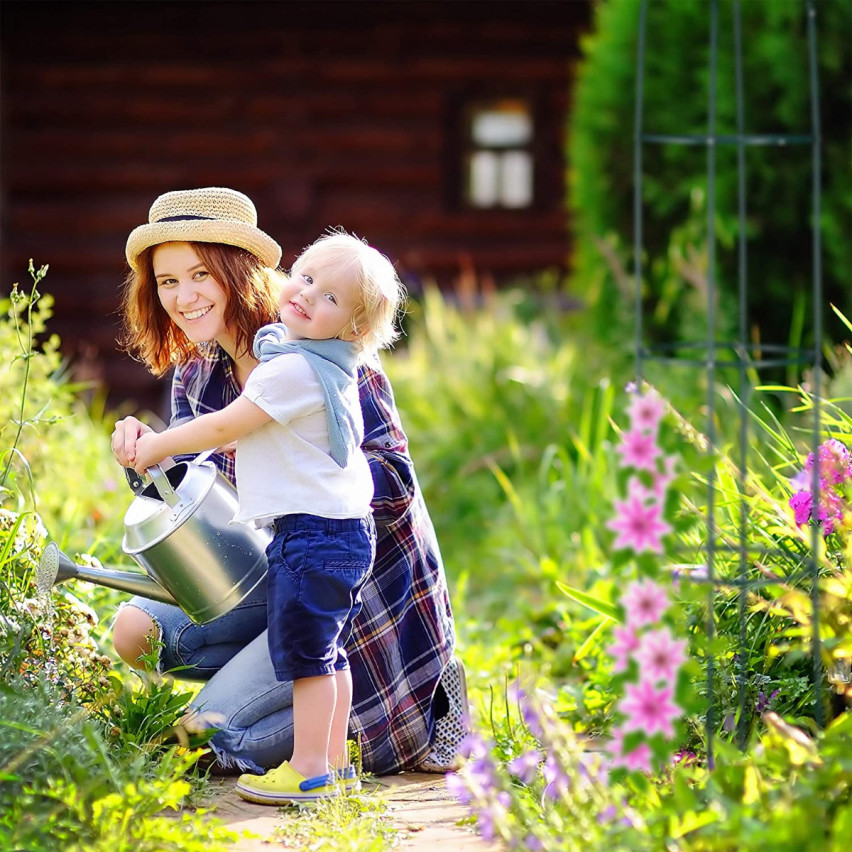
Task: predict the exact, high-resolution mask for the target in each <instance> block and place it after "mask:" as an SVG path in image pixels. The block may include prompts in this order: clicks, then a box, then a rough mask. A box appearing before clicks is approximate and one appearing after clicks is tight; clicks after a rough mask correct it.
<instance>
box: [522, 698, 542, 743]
mask: <svg viewBox="0 0 852 852" xmlns="http://www.w3.org/2000/svg"><path fill="white" fill-rule="evenodd" d="M521 718H522V719H523V720H524V724H525V725H526V726H527V728H529V731H530V733H531V734H532V735H533V736H534V737H536V739H539V740H540V739H541V738H542V737H543V736H544V728H543V727H542V724H541V717H540V715H539V712H538V710H536V708H535V707H533V706H532V705H531V704H530V703H529V702H528V701H525V702H524V703H523V704H522V705H521Z"/></svg>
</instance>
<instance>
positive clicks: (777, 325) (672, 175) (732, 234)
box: [568, 0, 852, 345]
mask: <svg viewBox="0 0 852 852" xmlns="http://www.w3.org/2000/svg"><path fill="white" fill-rule="evenodd" d="M814 6H815V9H816V24H817V64H818V69H819V70H818V75H819V93H820V113H821V123H822V146H821V150H822V170H823V175H822V187H821V189H822V218H821V222H820V226H821V229H822V239H823V251H824V261H823V262H824V290H825V296H826V301H828V302H832V303H834V304H836V305H837V306H838V307H839V308H840V309H841V310H842V311H843V312H844V313H846V314H847V315H849V313H850V306H852V301H850V300H852V295H850V294H852V289H850V286H849V285H850V282H852V241H850V239H849V235H850V233H852V166H850V139H851V138H852V86H850V80H852V51H850V49H849V45H850V43H852V5H850V4H849V3H848V2H845V0H818V2H816V3H815V4H814ZM639 7H640V0H608V2H605V3H597V4H595V7H594V13H595V22H594V28H593V32H592V33H591V34H590V35H588V36H586V37H585V38H584V39H583V40H582V45H581V46H582V50H583V54H584V61H583V63H582V65H581V66H580V69H579V76H578V82H577V85H576V89H575V99H574V107H573V110H572V113H571V117H570V127H569V144H568V160H569V163H570V172H569V193H568V204H569V207H570V210H571V221H572V227H573V231H574V235H575V246H576V251H575V255H574V264H575V266H574V272H573V275H572V279H571V284H572V290H573V291H574V292H577V293H578V294H583V295H584V297H585V301H586V304H587V305H588V307H589V312H590V321H592V322H593V325H594V329H595V333H596V336H599V337H600V339H602V340H604V341H608V342H611V343H617V342H618V341H619V340H621V339H623V336H624V335H625V334H627V335H630V333H631V332H632V327H633V326H632V314H631V311H632V305H633V297H632V288H631V290H630V291H627V292H626V291H625V283H626V280H625V278H624V272H623V271H624V270H631V269H632V260H631V258H632V254H633V127H634V111H635V90H636V83H635V74H636V68H635V62H636V49H637V37H638V20H639ZM733 7H734V4H733V3H732V2H730V0H723V2H720V3H719V7H718V8H719V42H718V48H719V53H718V56H719V63H718V78H717V110H718V121H717V128H716V130H717V133H720V134H733V133H735V132H736V101H735V84H734V65H733V56H734V43H733V18H732V16H733ZM739 7H740V9H741V13H742V44H743V80H744V83H743V87H744V100H745V103H744V122H745V128H746V132H749V133H785V134H802V133H805V134H807V133H810V129H811V105H810V94H809V79H808V46H807V28H806V22H807V18H806V5H805V3H804V2H777V0H749V2H744V3H740V4H739ZM708 12H709V4H708V3H707V2H706V1H705V0H678V2H676V3H675V2H655V0H651V2H649V3H648V13H647V35H646V67H645V84H644V130H645V132H646V133H662V134H672V133H674V134H706V133H707V127H708V124H707V121H708V115H707V113H708V107H707V102H708V101H707V92H708V79H709V70H708V69H709V57H708V54H709V18H710V16H709V14H708ZM746 172H747V183H746V199H747V231H748V233H747V237H748V255H749V261H748V264H749V265H748V269H749V284H750V293H749V306H748V307H749V317H748V320H749V328H750V330H751V333H753V334H754V335H755V336H756V337H757V339H760V340H763V341H764V342H768V343H776V344H777V343H781V344H785V343H787V342H788V341H789V340H791V339H792V341H793V342H794V344H795V345H798V342H799V340H800V339H801V335H802V333H803V332H802V328H803V327H804V328H808V327H809V319H810V315H811V311H812V310H813V308H814V306H813V305H812V304H810V302H811V301H812V300H811V299H810V294H811V286H812V284H811V282H812V275H811V269H812V240H811V237H810V233H809V230H808V227H809V222H810V220H811V211H812V197H811V196H812V184H811V173H812V170H811V149H810V146H809V145H806V146H795V145H793V146H787V147H781V148H779V147H776V146H766V147H762V146H759V147H751V148H748V149H746ZM706 190H707V165H706V152H705V148H704V147H703V146H685V147H684V146H673V145H665V146H664V145H652V144H646V145H644V146H643V193H644V194H643V220H644V224H643V231H644V239H643V247H644V250H645V252H646V253H647V254H646V257H645V258H644V272H645V281H644V292H643V298H644V301H645V317H646V322H647V324H648V331H649V336H650V339H651V340H652V341H653V340H655V339H656V340H666V341H672V340H678V341H682V340H690V339H695V337H696V336H699V337H700V336H701V332H702V331H703V316H704V311H705V305H706V292H702V286H701V283H700V282H701V278H702V275H703V273H704V271H705V268H706V252H705V238H704V235H705V231H706ZM736 193H737V172H736V148H735V146H731V145H722V146H718V150H717V165H716V201H717V204H716V216H715V228H716V238H717V290H718V294H719V299H720V303H721V306H722V313H721V316H720V323H721V327H720V334H719V336H720V338H722V339H731V337H732V334H731V333H730V332H732V331H733V332H734V334H735V333H736V324H735V323H736V298H737V297H736V287H737V265H736V264H737V247H736V236H737V228H736V216H737V195H736ZM819 307H820V309H822V306H819ZM726 332H728V333H727V334H726ZM831 334H832V336H834V337H838V336H840V334H841V329H840V328H839V327H837V326H831Z"/></svg>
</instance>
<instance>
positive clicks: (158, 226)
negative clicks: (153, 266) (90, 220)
mask: <svg viewBox="0 0 852 852" xmlns="http://www.w3.org/2000/svg"><path fill="white" fill-rule="evenodd" d="M173 242H174V243H188V242H196V243H224V244H225V245H229V246H237V247H239V248H244V249H246V250H247V251H250V252H251V253H252V254H253V255H255V256H256V257H257V258H259V259H260V261H261V262H262V263H263V265H264V266H271V267H272V268H273V269H274V268H275V267H276V266H278V263H279V261H280V260H281V246H279V245H278V243H276V242H275V240H273V239H272V237H270V236H269V235H268V234H265V233H264V232H263V231H261V230H260V228H258V227H257V210H256V209H255V206H254V204H253V203H252V200H251V199H250V198H249V197H248V196H247V195H243V194H242V193H241V192H237V191H236V190H234V189H225V188H224V187H220V186H208V187H205V188H204V189H179V190H176V191H175V192H167V193H166V194H165V195H161V196H160V197H159V198H158V199H157V200H156V201H155V202H154V203H153V204H152V205H151V211H150V213H149V214H148V224H147V225H140V226H139V227H138V228H134V229H133V230H132V231H131V232H130V236H129V237H128V238H127V248H126V249H125V254H126V255H127V262H128V263H129V264H130V266H131V267H132V268H133V269H135V270H136V271H137V272H138V271H139V267H138V266H137V265H136V262H137V259H138V257H139V254H140V253H141V252H143V251H144V250H145V249H146V248H149V247H150V246H156V245H159V244H160V243H173Z"/></svg>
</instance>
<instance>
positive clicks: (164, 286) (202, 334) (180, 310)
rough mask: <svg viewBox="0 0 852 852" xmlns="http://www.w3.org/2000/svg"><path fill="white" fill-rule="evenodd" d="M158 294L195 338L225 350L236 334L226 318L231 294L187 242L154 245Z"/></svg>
mask: <svg viewBox="0 0 852 852" xmlns="http://www.w3.org/2000/svg"><path fill="white" fill-rule="evenodd" d="M153 266H154V277H155V279H156V281H157V295H158V296H159V297H160V304H162V306H163V308H164V309H165V311H166V313H167V314H168V315H169V316H170V317H171V319H172V322H174V324H175V325H176V326H177V327H178V328H179V329H180V330H181V331H182V332H183V333H184V334H185V335H186V336H187V337H188V338H189V339H190V340H191V341H192V342H193V343H204V342H206V341H208V340H215V341H217V342H218V343H219V344H220V345H221V346H223V347H224V348H225V350H226V351H230V350H231V349H232V348H233V334H232V333H231V332H230V330H229V328H228V325H227V323H226V322H225V308H226V307H227V304H228V297H227V294H226V293H225V291H224V289H223V288H222V286H221V285H220V284H219V282H218V281H217V280H216V279H215V278H214V277H213V276H212V275H211V274H210V271H209V270H208V269H207V267H206V266H205V265H204V263H203V262H202V260H201V258H200V257H199V256H198V255H197V254H196V252H195V250H194V249H193V248H192V246H190V245H189V244H188V243H163V244H161V245H158V246H157V247H156V248H155V249H154V253H153Z"/></svg>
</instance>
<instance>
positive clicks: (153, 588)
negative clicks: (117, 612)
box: [36, 541, 177, 604]
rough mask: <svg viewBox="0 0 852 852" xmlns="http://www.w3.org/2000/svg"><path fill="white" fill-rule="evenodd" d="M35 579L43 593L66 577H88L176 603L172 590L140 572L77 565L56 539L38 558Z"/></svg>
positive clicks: (153, 598)
mask: <svg viewBox="0 0 852 852" xmlns="http://www.w3.org/2000/svg"><path fill="white" fill-rule="evenodd" d="M36 579H37V583H38V590H39V592H41V593H43V594H46V593H47V592H48V591H50V589H51V588H53V586H56V585H58V584H59V583H64V582H65V581H66V580H85V581H86V582H87V583H95V584H96V585H98V586H107V587H108V588H110V589H117V590H118V591H120V592H130V593H131V594H134V595H141V596H142V597H145V598H149V599H151V600H155V601H161V602H163V603H170V604H173V603H177V602H176V601H175V599H174V597H173V596H172V595H170V594H169V592H167V591H166V590H165V589H164V588H163V587H162V586H161V585H160V584H159V583H157V582H155V581H154V580H152V579H151V578H150V577H149V576H148V575H147V574H142V573H140V572H138V571H114V570H112V569H108V568H93V567H91V566H88V565H78V564H77V563H76V562H74V561H73V560H72V559H70V558H69V557H68V556H66V555H65V554H64V553H63V552H62V551H61V550H60V549H59V547H58V546H57V545H56V542H53V541H52V542H50V544H48V545H47V546H46V547H45V548H44V551H43V553H42V555H41V559H40V560H39V564H38V574H37V578H36Z"/></svg>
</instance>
